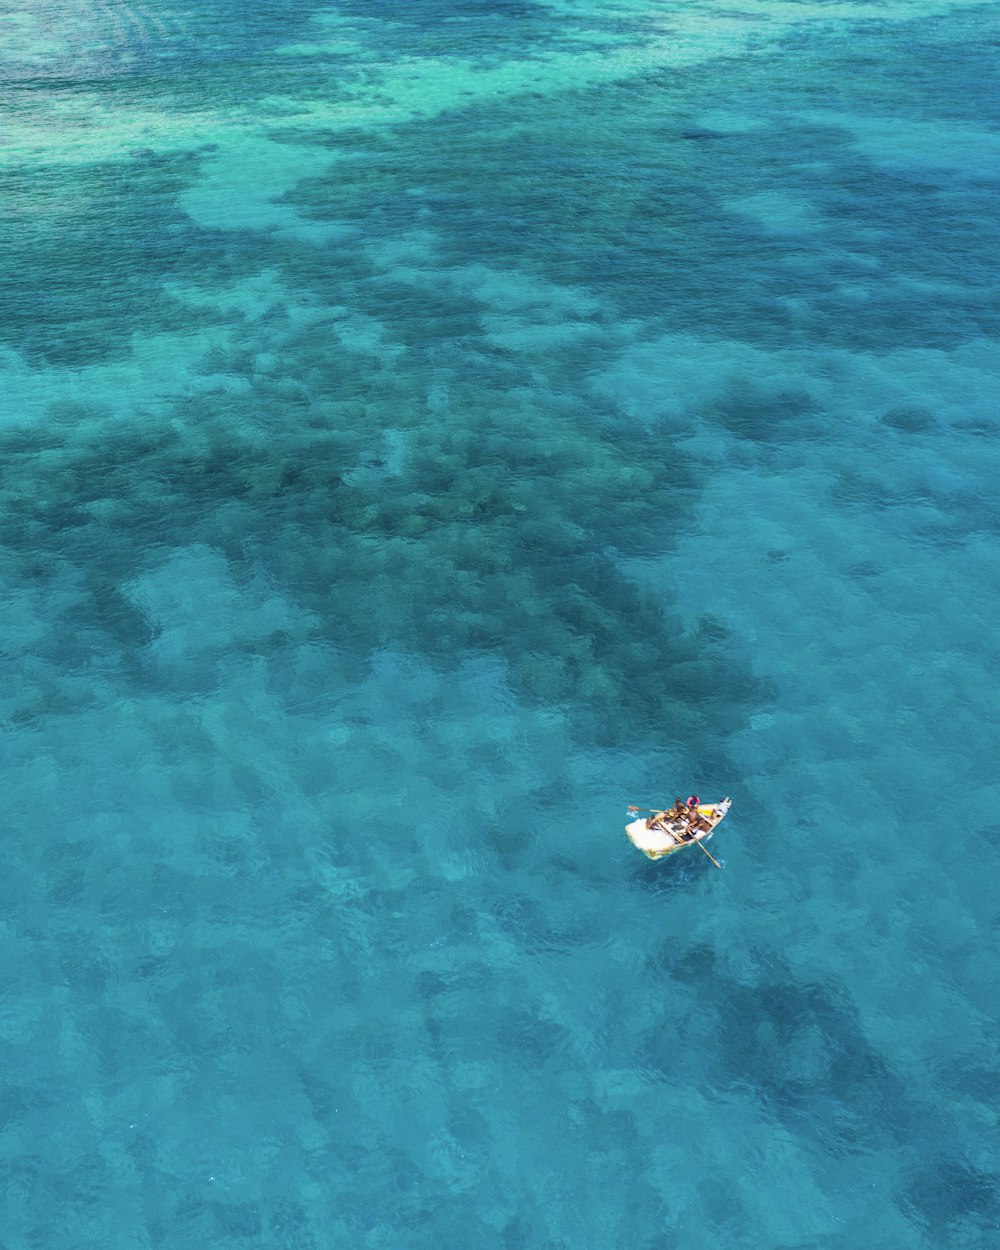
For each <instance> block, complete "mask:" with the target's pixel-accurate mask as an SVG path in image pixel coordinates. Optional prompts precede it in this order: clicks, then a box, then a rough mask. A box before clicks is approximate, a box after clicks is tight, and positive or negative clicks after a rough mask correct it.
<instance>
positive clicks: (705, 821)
mask: <svg viewBox="0 0 1000 1250" xmlns="http://www.w3.org/2000/svg"><path fill="white" fill-rule="evenodd" d="M732 805H733V800H732V799H722V800H720V802H718V803H699V804H698V805H697V806H696V807H691V808H688V807H686V806H685V805H684V804H680V805H679V806H678V804H676V803H675V804H674V806H673V807H671V808H667V809H665V810H664V811H662V812H654V811H653V810H652V809H651V808H650V809H647V810H648V811H649V813H650V814H649V816H648V817H647V816H639V817H637V818H636V819H635V820H633V821H632V822H631V823H630V824H627V825H626V826H625V832H626V833H627V834H628V836H629V840H630V841H631V843H632V845H633V846H637V847H638V848H639V850H640V851H642V853H643V855H647V856H648V857H649V858H650V859H663V857H664V856H665V855H673V854H674V852H675V851H682V850H683V849H684V847H686V846H690V845H691V844H692V843H694V842H707V841H708V840H709V838H710V837H711V836H712V834H713V833H715V830H716V826H717V825H718V824H719V823H720V822H721V821H722V820H723V819H724V818H725V815H726V812H728V811H729V809H730V808H731V807H732ZM639 810H640V809H639V808H637V807H630V808H629V811H630V812H637V811H639Z"/></svg>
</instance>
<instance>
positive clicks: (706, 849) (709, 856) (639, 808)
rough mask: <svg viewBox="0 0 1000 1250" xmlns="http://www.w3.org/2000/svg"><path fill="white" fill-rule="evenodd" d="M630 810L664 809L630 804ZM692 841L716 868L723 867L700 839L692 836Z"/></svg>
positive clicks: (652, 810)
mask: <svg viewBox="0 0 1000 1250" xmlns="http://www.w3.org/2000/svg"><path fill="white" fill-rule="evenodd" d="M628 810H629V811H630V812H662V811H663V810H664V809H663V808H662V807H633V806H632V804H631V803H630V804H629V808H628ZM691 840H692V842H697V843H698V846H699V847H700V848H701V850H703V851H704V852H705V854H706V855H707V856H708V858H709V859H710V860H711V861H712V863H713V864H714V865H715V866H716V868H721V867H722V865H721V864H720V863H719V861H718V860H717V859H716V858H715V856H714V855H713V854H712V852H711V851H710V850H709V849H708V847H707V846H702V844H701V842H700V841H699V839H698V838H696V837H693V836H692V839H691Z"/></svg>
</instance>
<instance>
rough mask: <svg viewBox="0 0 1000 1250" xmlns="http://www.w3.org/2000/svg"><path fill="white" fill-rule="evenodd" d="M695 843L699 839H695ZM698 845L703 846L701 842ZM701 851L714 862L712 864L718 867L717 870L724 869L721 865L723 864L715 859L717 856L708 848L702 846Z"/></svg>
mask: <svg viewBox="0 0 1000 1250" xmlns="http://www.w3.org/2000/svg"><path fill="white" fill-rule="evenodd" d="M695 842H698V839H697V838H695ZM698 845H699V846H701V843H700V842H698ZM701 849H702V850H703V851H704V852H705V854H706V855H707V856H708V858H709V859H710V860H711V861H712V863H713V864H714V865H715V866H716V868H721V867H722V865H721V864H720V863H719V861H718V860H717V859H716V858H715V856H714V855H713V854H712V852H711V851H710V850H709V849H708V847H707V846H701Z"/></svg>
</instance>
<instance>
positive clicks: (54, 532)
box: [5, 325, 763, 754]
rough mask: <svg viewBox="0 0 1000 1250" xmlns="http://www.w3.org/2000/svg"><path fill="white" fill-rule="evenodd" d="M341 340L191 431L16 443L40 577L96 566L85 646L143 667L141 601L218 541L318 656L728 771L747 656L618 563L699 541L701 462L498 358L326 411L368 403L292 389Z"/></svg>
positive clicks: (121, 431) (215, 410)
mask: <svg viewBox="0 0 1000 1250" xmlns="http://www.w3.org/2000/svg"><path fill="white" fill-rule="evenodd" d="M266 332H267V326H266V325H264V326H262V327H261V330H260V333H262V334H266ZM322 344H323V340H322V338H320V339H319V340H316V339H315V338H314V337H312V336H310V335H309V334H303V335H302V336H301V337H300V339H299V340H298V341H297V343H295V344H289V345H286V347H285V350H284V356H283V366H284V369H285V370H287V374H286V375H285V376H284V377H278V378H272V377H269V376H266V375H265V376H262V377H255V376H253V375H251V376H249V377H248V378H247V385H246V387H245V388H244V389H242V390H240V391H239V392H237V393H235V394H234V395H228V396H226V395H220V394H219V393H217V392H216V393H210V394H205V395H197V394H194V395H191V396H189V397H188V401H187V402H186V403H185V404H184V405H183V406H182V408H181V409H180V410H179V412H178V415H179V416H180V417H181V421H182V423H183V424H182V426H180V427H178V426H177V425H176V424H171V423H167V422H161V421H159V420H147V421H145V422H144V423H143V424H141V425H137V426H135V427H132V428H130V427H128V426H126V425H123V424H122V423H121V422H118V421H111V420H109V419H106V417H102V416H101V414H100V413H97V414H94V413H91V414H90V419H91V420H93V421H94V422H95V432H96V430H98V429H99V430H100V434H99V436H96V433H95V437H94V438H93V440H90V439H88V438H87V437H86V433H85V430H86V425H85V422H86V420H87V414H86V413H85V412H84V413H81V412H75V413H71V412H63V414H62V417H61V420H62V421H64V422H66V421H68V422H69V423H70V425H71V427H72V430H73V438H72V442H66V443H60V441H59V437H58V435H57V434H55V435H54V433H53V429H52V428H50V429H49V430H47V431H46V432H45V433H44V435H43V434H41V433H39V432H30V431H29V432H24V433H20V434H18V433H16V432H14V431H11V432H9V433H8V434H7V436H6V450H7V456H6V461H5V462H6V464H7V466H8V469H10V467H11V466H13V465H15V464H16V465H17V466H18V470H19V471H18V473H17V475H16V476H9V477H8V480H7V483H6V489H5V499H6V504H7V507H8V512H9V516H10V522H11V530H10V533H11V535H12V539H13V544H14V546H15V547H16V548H19V550H20V559H22V560H24V559H27V558H29V557H30V559H31V560H32V561H33V562H35V563H36V564H40V565H41V567H43V568H44V567H45V565H46V561H50V562H51V561H58V562H60V563H61V562H65V561H68V562H69V564H70V565H71V566H72V567H74V568H75V569H77V570H78V577H77V579H76V592H77V593H76V595H75V597H74V600H73V602H72V603H71V604H69V605H68V606H67V613H68V615H67V618H66V621H65V622H64V627H65V629H66V630H76V631H81V630H87V631H97V633H103V634H104V635H106V636H107V640H108V641H107V643H106V646H107V647H112V648H114V647H117V648H119V649H122V650H124V651H126V652H130V653H134V652H140V651H141V649H142V647H143V646H144V645H146V643H147V642H148V636H147V635H146V634H145V633H144V627H143V626H142V624H141V623H140V622H139V621H138V620H137V618H136V615H135V612H134V610H125V608H124V607H123V604H122V601H121V597H120V596H121V592H122V590H123V587H124V586H126V584H128V583H130V582H131V581H132V580H134V578H135V577H136V576H138V575H139V574H140V573H141V572H142V570H143V568H146V567H151V566H153V565H155V564H156V563H157V561H158V560H159V559H160V558H161V557H160V556H159V555H158V552H159V551H160V550H161V549H162V545H163V544H167V545H168V546H169V547H174V548H179V547H187V546H190V545H192V544H195V543H204V544H207V545H208V546H210V547H212V548H214V549H216V550H219V551H221V552H222V553H223V554H224V555H225V556H226V558H227V559H228V560H229V562H230V564H231V566H232V567H233V568H234V569H235V570H240V569H245V570H247V571H248V572H249V570H250V569H251V568H253V569H257V570H262V571H263V572H264V573H265V575H266V576H268V577H271V578H273V579H274V581H275V584H277V585H279V586H280V587H281V588H282V593H283V594H285V595H287V596H289V597H290V598H291V599H292V600H293V601H295V602H297V603H298V604H300V605H301V606H302V608H303V609H305V610H306V611H307V612H308V613H309V614H310V617H311V619H312V621H313V622H314V623H315V624H314V626H313V632H314V633H315V635H316V636H317V637H318V638H321V639H323V640H324V641H326V642H329V643H331V644H335V645H336V646H337V647H339V648H344V649H346V650H348V651H349V652H351V653H352V654H354V655H356V656H358V657H359V658H360V659H362V660H363V659H364V657H366V656H369V655H371V654H372V653H374V652H376V651H378V650H379V649H394V650H402V651H412V652H416V653H419V654H421V655H424V656H426V657H429V658H431V659H432V660H433V662H434V663H435V665H437V666H441V667H444V668H446V669H447V668H451V667H453V666H455V665H456V664H458V663H459V662H461V660H463V659H464V658H466V657H468V656H474V655H491V656H498V657H501V658H503V660H504V661H505V662H506V664H507V666H508V669H509V672H510V674H511V681H512V683H513V685H514V688H515V690H516V692H517V693H518V695H519V696H521V697H524V698H526V699H528V700H530V701H533V702H537V703H540V704H545V705H558V706H561V707H564V708H565V709H567V710H568V711H569V713H570V715H571V716H572V718H573V722H574V724H575V726H576V727H577V730H578V732H579V733H580V734H581V735H582V737H584V738H586V739H587V740H588V741H591V742H594V743H599V744H601V745H604V746H612V745H613V746H628V745H632V746H634V745H635V744H636V741H637V739H639V740H643V739H644V740H647V741H657V740H659V741H669V742H675V743H685V744H689V745H695V744H697V745H698V746H700V747H701V748H702V750H703V751H704V753H705V754H709V753H712V754H715V753H716V752H717V749H718V743H719V741H720V739H721V738H724V736H725V733H726V732H727V731H728V730H729V729H732V728H734V727H735V726H736V725H738V724H740V723H742V720H743V718H744V716H745V713H746V709H747V708H748V707H749V706H750V705H751V704H753V703H755V702H756V701H757V700H759V699H760V698H761V697H762V695H763V691H762V690H761V688H760V687H759V685H758V684H757V683H756V682H755V681H754V680H753V679H752V677H750V676H749V675H748V674H746V673H745V672H740V671H738V670H737V669H736V668H735V667H734V666H733V665H732V664H731V663H730V662H729V661H728V660H727V658H726V647H725V639H724V638H723V637H721V636H720V635H719V634H718V633H717V632H715V633H713V631H711V630H709V631H707V632H705V633H702V634H699V635H696V636H691V635H687V634H685V632H684V631H683V630H681V629H680V627H679V626H678V624H677V622H676V620H675V619H673V617H672V615H671V605H670V603H669V602H665V601H664V600H663V599H662V598H660V597H657V596H655V595H654V594H652V593H650V592H649V591H648V590H643V589H641V588H639V587H638V586H637V585H636V584H635V583H634V581H633V580H632V579H631V578H630V577H629V576H627V575H626V573H625V572H624V571H623V569H622V567H621V565H620V561H621V559H622V558H623V557H624V556H625V555H628V556H631V557H642V556H643V555H655V556H660V555H662V553H663V551H664V550H666V549H668V548H669V545H670V543H671V534H672V533H673V532H675V531H677V530H679V529H680V528H682V527H684V526H685V525H687V524H689V523H690V518H691V516H692V513H693V511H694V510H695V509H697V507H698V506H699V501H700V496H701V491H702V487H703V476H704V470H703V468H702V466H700V465H699V463H698V462H697V460H695V459H691V458H687V459H683V458H679V457H674V458H673V463H672V465H671V466H670V469H669V471H664V468H665V465H664V462H665V459H666V458H667V457H668V456H669V451H665V448H664V446H663V444H662V441H661V439H660V437H659V436H658V435H657V434H655V433H653V432H651V431H648V430H643V429H642V428H641V427H635V428H633V429H628V428H624V429H623V428H621V427H620V426H614V425H612V424H611V423H610V422H609V421H608V420H607V419H606V418H603V417H601V416H600V415H599V414H594V413H590V414H589V415H588V413H587V412H586V411H581V410H580V409H579V407H578V404H577V402H575V401H573V400H572V399H571V398H570V397H567V396H560V395H559V394H558V393H551V392H549V391H547V390H545V389H542V388H539V387H535V388H531V387H529V386H527V385H525V380H524V377H523V373H522V371H521V370H520V368H519V367H517V366H516V365H512V364H511V363H510V362H505V361H503V360H498V358H497V357H496V356H495V354H494V355H491V354H489V353H487V354H484V355H482V356H476V355H474V354H467V355H465V356H464V358H463V359H462V361H461V363H462V366H463V369H464V371H465V374H466V376H464V377H463V376H460V375H458V374H457V370H455V369H454V362H453V370H452V373H451V374H450V375H449V376H448V377H447V379H446V382H447V401H446V402H445V401H444V400H443V399H442V398H441V393H440V392H439V393H438V398H437V400H436V401H435V402H433V403H428V402H427V401H426V399H425V400H423V401H421V399H420V398H419V397H420V396H421V394H424V395H426V393H427V391H428V390H431V387H430V385H428V386H427V388H426V390H425V388H424V387H423V385H422V384H421V382H420V379H421V376H422V370H424V371H427V372H428V373H429V374H440V373H441V365H440V362H438V361H437V360H436V358H435V356H434V352H433V351H425V352H423V353H422V354H423V355H425V356H428V357H430V359H429V360H421V359H420V355H421V353H414V351H413V350H412V349H408V350H409V351H410V355H415V359H413V360H411V361H409V368H408V369H407V370H406V371H405V372H404V373H402V374H399V373H395V372H391V373H390V372H387V371H386V370H384V369H383V368H382V367H381V365H382V362H381V360H380V359H379V358H378V357H375V358H372V357H368V356H364V355H356V356H354V357H353V358H348V359H342V360H340V362H339V365H338V367H337V369H336V370H335V371H334V373H333V374H332V375H330V374H326V375H325V381H326V385H327V393H328V394H329V393H331V392H333V393H336V390H337V389H343V391H345V392H347V393H348V394H351V393H353V394H357V395H359V396H361V395H363V396H364V398H358V399H353V400H351V399H341V400H337V399H334V398H320V397H318V396H317V395H316V394H315V390H314V389H313V391H312V393H311V391H310V384H303V383H302V382H295V383H293V382H292V378H293V377H305V378H310V379H311V380H312V381H311V386H312V388H315V386H316V384H317V382H318V380H319V367H320V362H319V359H318V356H317V353H320V352H322ZM217 357H218V359H216V360H214V361H209V362H208V363H207V365H206V367H208V368H210V369H212V370H213V371H214V370H216V369H219V370H225V371H226V372H227V373H228V375H230V376H232V375H233V374H234V373H235V372H236V371H237V370H245V369H246V368H247V367H248V364H249V362H250V361H251V360H252V359H253V353H252V352H250V351H249V350H247V349H243V350H241V351H240V353H239V354H238V355H237V356H236V357H235V358H234V357H233V355H231V354H229V353H228V352H227V350H225V349H223V348H219V349H217ZM241 360H242V362H243V363H242V364H241V363H240V361H241ZM244 376H246V375H244ZM473 379H474V380H473ZM438 382H439V385H441V379H440V377H439V379H438ZM255 413H256V416H255V415H254V414H255ZM241 421H242V422H245V423H246V425H245V427H244V428H245V430H246V431H247V432H246V433H244V432H241ZM265 427H266V428H267V429H268V430H269V431H270V434H269V435H268V436H267V437H261V436H260V435H258V434H253V433H251V431H253V430H254V429H256V430H262V429H263V428H265ZM39 440H41V443H40V442H39ZM53 567H54V565H53ZM98 570H99V571H98ZM252 645H253V646H260V645H262V644H261V642H260V641H259V640H258V641H257V642H254V643H252ZM269 645H270V644H269ZM275 645H276V646H279V647H280V646H281V645H283V644H281V642H280V639H279V638H276V639H275Z"/></svg>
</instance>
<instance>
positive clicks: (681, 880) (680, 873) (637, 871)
mask: <svg viewBox="0 0 1000 1250" xmlns="http://www.w3.org/2000/svg"><path fill="white" fill-rule="evenodd" d="M691 849H692V850H694V848H693V847H692V848H691ZM695 853H696V854H697V852H695ZM677 858H678V859H681V862H680V863H678V862H677V860H675V859H672V860H671V862H670V863H669V864H662V863H650V862H648V861H644V862H642V863H639V864H637V865H636V866H635V867H634V868H632V869H631V870H630V871H629V875H628V879H629V884H630V885H633V886H636V887H637V888H638V889H640V890H645V891H646V892H647V893H649V894H672V893H673V892H674V891H675V890H689V889H692V888H693V887H694V886H696V885H699V884H700V882H701V879H702V878H703V877H704V876H705V874H706V872H718V871H719V870H718V869H717V868H715V867H713V866H712V864H710V863H709V862H708V860H707V859H705V858H704V856H698V859H690V858H688V857H687V856H686V855H685V856H684V857H681V856H678V857H677ZM699 861H701V862H699ZM720 862H721V861H720Z"/></svg>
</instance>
